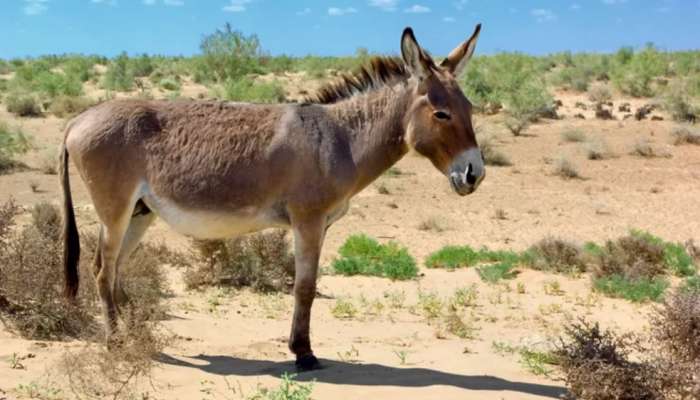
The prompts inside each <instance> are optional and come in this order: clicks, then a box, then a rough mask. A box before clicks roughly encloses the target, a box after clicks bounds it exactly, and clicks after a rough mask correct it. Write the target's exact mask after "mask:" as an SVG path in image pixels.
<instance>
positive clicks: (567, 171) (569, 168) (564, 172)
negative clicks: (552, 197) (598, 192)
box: [554, 157, 581, 179]
mask: <svg viewBox="0 0 700 400" xmlns="http://www.w3.org/2000/svg"><path fill="white" fill-rule="evenodd" d="M554 175H557V176H560V177H562V178H564V179H580V178H581V175H580V174H579V172H578V168H577V167H576V165H575V164H574V163H573V162H571V161H570V160H569V159H568V158H566V157H560V158H558V159H557V161H556V162H555V163H554Z"/></svg>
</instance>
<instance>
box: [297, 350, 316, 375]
mask: <svg viewBox="0 0 700 400" xmlns="http://www.w3.org/2000/svg"><path fill="white" fill-rule="evenodd" d="M294 364H295V365H296V366H297V371H298V372H304V371H312V370H315V369H320V368H321V363H319V362H318V358H316V356H314V355H313V354H310V353H309V354H305V355H303V356H297V361H296V363H294Z"/></svg>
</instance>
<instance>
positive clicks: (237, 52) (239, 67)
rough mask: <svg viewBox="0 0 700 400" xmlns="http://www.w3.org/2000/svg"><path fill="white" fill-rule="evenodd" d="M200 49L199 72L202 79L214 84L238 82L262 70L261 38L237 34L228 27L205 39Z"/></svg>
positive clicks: (238, 32)
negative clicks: (260, 63) (260, 66)
mask: <svg viewBox="0 0 700 400" xmlns="http://www.w3.org/2000/svg"><path fill="white" fill-rule="evenodd" d="M199 48H200V50H201V51H202V57H201V67H200V68H199V70H200V73H201V74H203V76H202V77H201V78H202V79H206V80H212V81H215V82H226V81H229V80H230V81H237V80H239V79H241V78H243V77H244V76H246V75H248V74H250V73H253V72H258V71H259V70H260V68H259V58H260V56H261V55H262V49H261V47H260V40H259V39H258V37H257V36H256V35H250V36H246V35H245V34H243V33H242V32H240V31H235V30H233V29H232V28H231V25H230V24H228V23H227V24H226V25H225V26H224V28H223V29H217V30H216V32H214V33H212V34H210V35H206V36H205V37H204V38H203V39H202V41H201V43H200V45H199Z"/></svg>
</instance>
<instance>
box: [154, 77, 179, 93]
mask: <svg viewBox="0 0 700 400" xmlns="http://www.w3.org/2000/svg"><path fill="white" fill-rule="evenodd" d="M158 86H160V87H161V88H163V90H169V91H177V90H180V82H178V80H177V79H173V78H163V79H161V80H160V82H158Z"/></svg>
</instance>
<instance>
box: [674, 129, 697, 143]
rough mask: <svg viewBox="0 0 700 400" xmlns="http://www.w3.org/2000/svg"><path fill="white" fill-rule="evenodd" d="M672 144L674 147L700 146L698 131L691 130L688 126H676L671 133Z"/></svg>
mask: <svg viewBox="0 0 700 400" xmlns="http://www.w3.org/2000/svg"><path fill="white" fill-rule="evenodd" d="M671 137H672V139H673V144H675V145H676V146H679V145H682V144H696V145H700V131H698V130H696V129H693V128H692V127H690V126H678V127H676V128H674V129H673V131H671Z"/></svg>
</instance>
